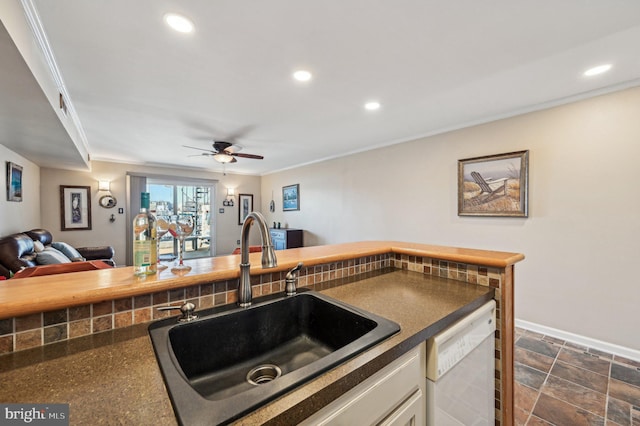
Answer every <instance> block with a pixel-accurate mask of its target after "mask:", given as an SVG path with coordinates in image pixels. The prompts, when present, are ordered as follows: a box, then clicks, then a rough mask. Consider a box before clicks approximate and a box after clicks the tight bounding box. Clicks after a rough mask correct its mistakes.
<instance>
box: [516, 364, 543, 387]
mask: <svg viewBox="0 0 640 426" xmlns="http://www.w3.org/2000/svg"><path fill="white" fill-rule="evenodd" d="M514 376H515V379H516V381H517V382H518V383H520V384H523V385H526V386H528V387H530V388H532V389H536V390H538V389H540V388H541V387H542V384H543V383H544V380H545V379H546V377H547V373H544V372H542V371H538V370H536V369H534V368H531V367H527V366H526V365H524V364H520V363H519V362H516V363H514Z"/></svg>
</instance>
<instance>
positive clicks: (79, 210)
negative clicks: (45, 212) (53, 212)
mask: <svg viewBox="0 0 640 426" xmlns="http://www.w3.org/2000/svg"><path fill="white" fill-rule="evenodd" d="M60 229H61V230H62V231H83V230H91V187H90V186H72V185H60Z"/></svg>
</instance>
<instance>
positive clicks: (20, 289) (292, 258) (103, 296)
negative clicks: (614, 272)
mask: <svg viewBox="0 0 640 426" xmlns="http://www.w3.org/2000/svg"><path fill="white" fill-rule="evenodd" d="M386 253H400V254H406V255H410V256H424V257H433V258H437V259H441V260H446V261H451V262H461V263H470V264H477V265H486V266H494V267H500V268H505V267H507V266H509V265H512V264H514V263H516V262H519V261H520V260H522V259H524V256H523V255H522V254H518V253H507V252H499V251H486V250H477V249H465V248H455V247H444V246H434V245H426V244H417V243H404V242H395V241H364V242H356V243H344V244H334V245H325V246H315V247H303V248H297V249H289V250H283V251H278V252H277V257H278V267H277V268H274V269H262V268H261V266H260V256H261V255H260V253H252V254H251V255H250V262H251V265H252V268H251V274H252V275H257V274H267V273H275V272H283V271H287V270H289V269H291V268H293V267H294V266H295V265H296V264H297V263H298V262H300V261H302V262H304V264H305V266H307V267H309V266H314V265H320V264H325V263H330V262H339V261H342V260H347V259H354V258H359V257H364V256H373V255H379V254H386ZM186 263H187V264H188V265H190V266H191V267H192V270H191V271H190V272H189V273H188V274H186V275H184V276H177V275H175V274H173V273H172V272H171V270H170V268H169V269H166V270H164V271H162V272H160V273H158V274H157V275H153V276H148V277H142V278H139V277H135V276H134V275H133V268H132V267H122V268H114V269H105V270H96V271H84V272H75V273H70V274H60V275H51V276H44V277H33V278H22V279H11V280H7V281H4V282H0V304H1V306H2V310H1V311H0V319H2V318H11V317H17V316H23V315H28V314H32V313H37V312H44V311H52V310H56V309H62V308H68V307H72V306H80V305H86V304H90V303H97V302H101V301H104V300H114V299H120V298H125V297H132V296H137V295H141V294H149V293H153V292H157V291H163V290H170V289H177V288H182V287H188V286H191V285H195V284H203V283H209V282H214V281H221V280H233V279H237V278H238V276H239V264H240V256H239V255H229V256H220V257H210V258H202V259H193V260H188V261H186Z"/></svg>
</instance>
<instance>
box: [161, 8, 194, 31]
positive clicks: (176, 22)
mask: <svg viewBox="0 0 640 426" xmlns="http://www.w3.org/2000/svg"><path fill="white" fill-rule="evenodd" d="M164 21H165V22H166V23H167V25H169V26H170V27H171V28H173V29H174V30H176V31H178V32H181V33H190V32H193V28H194V26H193V22H191V21H190V20H189V19H187V18H185V17H184V16H182V15H178V14H175V13H167V14H166V15H164Z"/></svg>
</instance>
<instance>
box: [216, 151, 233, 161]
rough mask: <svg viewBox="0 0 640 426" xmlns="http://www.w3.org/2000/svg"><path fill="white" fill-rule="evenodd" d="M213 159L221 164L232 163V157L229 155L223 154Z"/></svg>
mask: <svg viewBox="0 0 640 426" xmlns="http://www.w3.org/2000/svg"><path fill="white" fill-rule="evenodd" d="M213 159H214V160H216V161H217V162H218V163H222V164H226V163H230V162H232V161H233V157H232V156H231V155H229V154H225V153H224V152H221V153H218V154H216V155H214V156H213Z"/></svg>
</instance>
